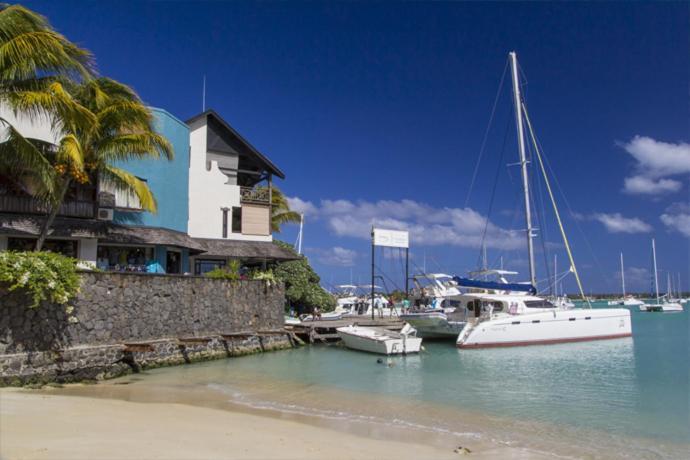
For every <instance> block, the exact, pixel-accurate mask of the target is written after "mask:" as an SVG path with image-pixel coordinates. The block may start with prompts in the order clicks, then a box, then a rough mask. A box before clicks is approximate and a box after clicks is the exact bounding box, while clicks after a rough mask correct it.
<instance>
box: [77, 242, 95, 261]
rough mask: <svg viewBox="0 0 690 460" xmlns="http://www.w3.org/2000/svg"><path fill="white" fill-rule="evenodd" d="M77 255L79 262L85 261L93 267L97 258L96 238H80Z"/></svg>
mask: <svg viewBox="0 0 690 460" xmlns="http://www.w3.org/2000/svg"><path fill="white" fill-rule="evenodd" d="M77 257H78V258H79V261H80V262H85V263H86V264H88V265H93V266H94V267H95V266H96V260H97V258H98V240H97V239H96V238H80V239H79V254H78V256H77Z"/></svg>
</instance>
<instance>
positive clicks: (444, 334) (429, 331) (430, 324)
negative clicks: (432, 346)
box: [400, 313, 467, 340]
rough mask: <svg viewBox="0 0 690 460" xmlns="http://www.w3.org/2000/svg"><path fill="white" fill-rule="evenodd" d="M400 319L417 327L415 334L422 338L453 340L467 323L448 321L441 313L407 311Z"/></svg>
mask: <svg viewBox="0 0 690 460" xmlns="http://www.w3.org/2000/svg"><path fill="white" fill-rule="evenodd" d="M400 319H402V320H403V321H406V322H408V323H409V324H410V325H411V326H412V327H414V328H415V329H417V335H418V336H419V337H422V338H424V339H449V340H454V339H456V338H457V337H458V334H460V332H461V331H462V329H463V328H464V327H465V325H466V324H467V323H466V322H464V321H449V320H448V317H447V316H446V315H445V314H443V313H407V314H404V315H400Z"/></svg>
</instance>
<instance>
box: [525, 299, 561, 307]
mask: <svg viewBox="0 0 690 460" xmlns="http://www.w3.org/2000/svg"><path fill="white" fill-rule="evenodd" d="M525 306H526V307H527V308H556V306H555V305H554V304H552V303H551V302H549V301H548V300H526V301H525Z"/></svg>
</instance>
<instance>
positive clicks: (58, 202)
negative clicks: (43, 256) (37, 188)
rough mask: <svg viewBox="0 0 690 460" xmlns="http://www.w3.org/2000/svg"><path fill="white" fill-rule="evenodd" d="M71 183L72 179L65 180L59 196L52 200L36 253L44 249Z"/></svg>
mask: <svg viewBox="0 0 690 460" xmlns="http://www.w3.org/2000/svg"><path fill="white" fill-rule="evenodd" d="M71 182H72V179H69V178H67V179H65V181H64V182H63V184H62V187H61V188H60V190H59V191H58V195H57V196H56V197H55V200H51V208H50V213H49V214H48V216H47V218H46V220H45V222H43V225H42V226H41V233H39V235H38V239H37V240H36V248H35V249H34V250H35V251H40V250H41V249H43V243H45V241H46V238H47V237H48V231H49V230H50V227H52V226H53V222H54V221H55V217H56V216H57V213H58V211H59V210H60V206H62V203H63V202H64V201H65V195H66V194H67V189H68V188H69V184H70V183H71Z"/></svg>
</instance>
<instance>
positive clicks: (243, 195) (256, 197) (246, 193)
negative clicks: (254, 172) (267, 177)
mask: <svg viewBox="0 0 690 460" xmlns="http://www.w3.org/2000/svg"><path fill="white" fill-rule="evenodd" d="M240 202H241V203H252V204H265V205H270V204H271V196H270V192H269V189H268V188H254V187H240Z"/></svg>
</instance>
